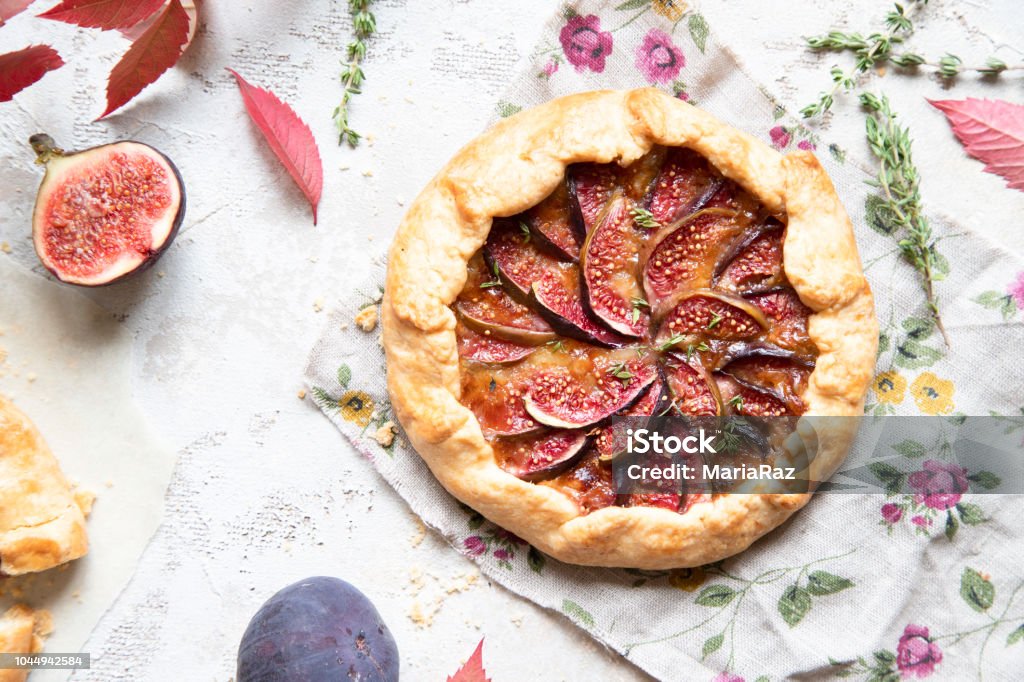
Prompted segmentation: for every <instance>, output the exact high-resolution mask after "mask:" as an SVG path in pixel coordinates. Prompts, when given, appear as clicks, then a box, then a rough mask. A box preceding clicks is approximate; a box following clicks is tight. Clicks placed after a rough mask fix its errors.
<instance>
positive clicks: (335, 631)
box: [235, 576, 399, 682]
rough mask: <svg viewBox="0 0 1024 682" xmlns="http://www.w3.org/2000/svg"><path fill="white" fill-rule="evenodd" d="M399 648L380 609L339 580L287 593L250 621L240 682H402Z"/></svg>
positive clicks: (241, 651) (309, 583) (312, 582)
mask: <svg viewBox="0 0 1024 682" xmlns="http://www.w3.org/2000/svg"><path fill="white" fill-rule="evenodd" d="M398 674H399V658H398V647H397V646H396V644H395V640H394V638H393V637H392V636H391V632H390V630H388V627H387V625H385V623H384V621H383V620H382V619H381V617H380V614H379V613H378V612H377V609H376V608H375V607H374V606H373V604H372V603H371V602H370V600H369V599H367V598H366V595H364V594H363V593H362V592H360V591H359V590H358V589H356V588H355V587H353V586H352V585H350V584H349V583H347V582H345V581H344V580H339V579H338V578H330V577H326V576H317V577H313V578H307V579H306V580H300V581H299V582H297V583H293V584H292V585H289V586H288V587H285V588H284V589H282V590H281V591H279V592H278V593H277V594H275V595H274V596H272V597H271V598H270V599H268V600H267V601H266V603H265V604H263V606H261V607H260V609H259V611H257V612H256V614H255V615H254V616H253V617H252V620H251V621H249V626H248V627H247V628H246V629H245V634H243V635H242V641H241V643H240V644H239V647H238V669H237V671H236V676H235V679H236V680H237V681H238V682H320V681H321V680H362V681H363V682H398Z"/></svg>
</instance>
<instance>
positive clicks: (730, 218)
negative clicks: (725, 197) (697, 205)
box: [640, 207, 753, 306]
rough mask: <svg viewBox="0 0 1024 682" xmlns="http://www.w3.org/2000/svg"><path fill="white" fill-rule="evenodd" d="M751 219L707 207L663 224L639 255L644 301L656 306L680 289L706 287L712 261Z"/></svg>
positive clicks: (711, 272) (746, 215) (712, 267)
mask: <svg viewBox="0 0 1024 682" xmlns="http://www.w3.org/2000/svg"><path fill="white" fill-rule="evenodd" d="M751 222H753V218H752V217H751V216H750V215H748V214H747V213H744V212H741V211H736V210H733V209H731V208H722V207H711V208H705V209H701V210H700V211H697V212H696V213H694V214H691V215H689V216H687V217H686V218H684V219H683V220H681V221H677V222H675V223H672V224H669V225H667V226H666V227H663V228H662V229H661V230H660V231H659V232H658V233H657V234H656V235H655V236H654V237H653V238H652V239H651V240H650V242H649V243H648V244H647V247H646V248H645V249H644V251H643V252H642V253H641V255H640V271H641V273H642V274H643V285H644V291H645V292H646V294H647V301H648V302H650V304H651V305H652V306H656V305H659V304H661V303H662V302H663V301H664V300H666V299H668V298H670V297H671V296H672V295H673V294H676V293H678V292H679V291H682V290H683V289H688V288H698V289H706V288H708V287H710V286H711V279H712V275H713V274H714V264H715V263H716V262H718V261H719V260H720V259H721V257H722V254H724V253H725V252H726V251H727V249H728V248H729V246H730V245H731V244H732V242H733V240H735V239H736V238H737V237H738V236H739V235H741V234H743V232H744V230H746V229H747V227H748V226H749V225H750V223H751Z"/></svg>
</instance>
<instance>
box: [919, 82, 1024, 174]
mask: <svg viewBox="0 0 1024 682" xmlns="http://www.w3.org/2000/svg"><path fill="white" fill-rule="evenodd" d="M928 102H929V103H930V104H931V105H932V106H933V107H935V108H936V109H938V110H939V111H941V112H942V113H944V114H945V115H946V118H947V119H948V120H949V124H950V126H952V128H953V134H954V135H956V136H957V139H959V140H960V143H961V144H963V146H964V149H965V150H966V151H967V153H968V154H970V155H971V156H973V157H974V158H976V159H978V160H979V161H982V162H984V163H985V171H987V172H989V173H994V174H996V175H1001V176H1002V177H1003V178H1005V179H1006V184H1007V185H1009V186H1010V187H1012V188H1013V189H1018V190H1021V191H1022V192H1024V105H1022V104H1011V103H1010V102H1004V101H1003V100H998V99H976V98H974V97H968V98H967V99H962V100H955V99H946V100H928Z"/></svg>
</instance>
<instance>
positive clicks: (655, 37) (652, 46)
mask: <svg viewBox="0 0 1024 682" xmlns="http://www.w3.org/2000/svg"><path fill="white" fill-rule="evenodd" d="M684 66H686V57H684V56H683V51H682V50H680V49H679V46H677V45H676V44H675V43H673V42H672V36H670V35H669V34H667V33H665V32H664V31H661V30H659V29H656V28H652V29H651V30H650V31H648V32H647V35H646V36H644V41H643V43H641V44H640V46H639V47H637V48H636V68H637V69H639V71H640V73H642V74H643V75H644V77H645V78H647V80H648V82H650V83H668V82H669V81H671V80H673V79H674V78H675V77H676V76H678V75H679V72H680V71H681V70H682V68H683V67H684Z"/></svg>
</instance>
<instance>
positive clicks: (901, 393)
mask: <svg viewBox="0 0 1024 682" xmlns="http://www.w3.org/2000/svg"><path fill="white" fill-rule="evenodd" d="M872 388H874V390H875V395H877V396H878V402H880V403H889V404H890V405H898V404H900V403H902V402H903V398H904V397H906V393H907V380H906V379H904V378H903V377H901V376H900V375H899V374H897V373H896V372H882V373H881V374H879V375H878V376H876V377H875V383H874V385H873V386H872Z"/></svg>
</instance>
